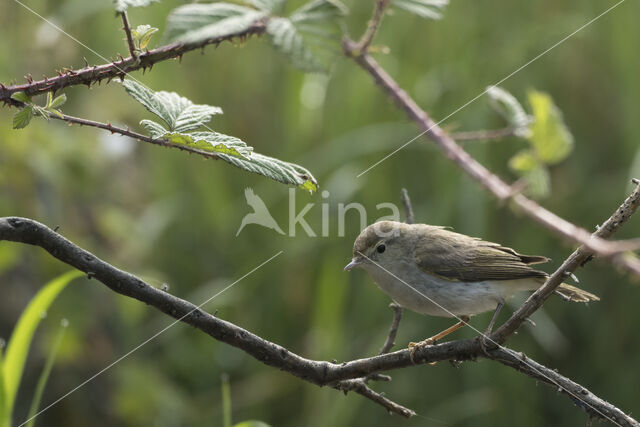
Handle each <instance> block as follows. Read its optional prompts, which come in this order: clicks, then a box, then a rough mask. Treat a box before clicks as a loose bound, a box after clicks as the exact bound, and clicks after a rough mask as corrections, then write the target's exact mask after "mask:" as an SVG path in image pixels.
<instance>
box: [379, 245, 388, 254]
mask: <svg viewBox="0 0 640 427" xmlns="http://www.w3.org/2000/svg"><path fill="white" fill-rule="evenodd" d="M385 249H387V247H386V246H385V245H384V243H381V244H379V245H378V247H377V248H376V251H378V253H379V254H381V253H383V252H384V250H385Z"/></svg>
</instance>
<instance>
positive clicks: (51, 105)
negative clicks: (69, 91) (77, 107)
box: [47, 92, 67, 111]
mask: <svg viewBox="0 0 640 427" xmlns="http://www.w3.org/2000/svg"><path fill="white" fill-rule="evenodd" d="M49 93H51V92H49ZM65 102H67V95H65V94H64V93H63V94H62V95H60V96H58V97H56V99H54V100H53V101H51V102H47V110H49V111H51V110H52V109H53V108H57V107H60V106H61V105H62V104H64V103H65Z"/></svg>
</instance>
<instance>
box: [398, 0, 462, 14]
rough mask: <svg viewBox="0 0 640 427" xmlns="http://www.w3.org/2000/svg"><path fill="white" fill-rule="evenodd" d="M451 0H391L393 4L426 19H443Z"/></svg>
mask: <svg viewBox="0 0 640 427" xmlns="http://www.w3.org/2000/svg"><path fill="white" fill-rule="evenodd" d="M448 4H449V0H391V5H393V6H396V7H399V8H400V9H404V10H406V11H407V12H411V13H413V14H414V15H418V16H420V17H421V18H425V19H441V18H442V11H443V9H444V8H445V6H447V5H448Z"/></svg>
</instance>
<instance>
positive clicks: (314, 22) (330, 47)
mask: <svg viewBox="0 0 640 427" xmlns="http://www.w3.org/2000/svg"><path fill="white" fill-rule="evenodd" d="M347 12H348V10H347V8H346V6H344V5H343V4H342V3H341V2H339V1H337V0H312V1H310V2H309V3H307V4H305V5H303V6H302V7H300V8H299V9H297V10H296V11H294V12H293V13H292V14H291V15H290V16H289V18H281V17H273V18H271V19H270V20H269V22H268V24H267V34H268V35H269V36H270V38H271V43H272V44H273V45H274V47H275V48H276V49H277V50H278V51H280V52H281V53H282V54H284V55H285V56H286V57H287V58H288V59H289V62H290V63H291V65H293V66H294V67H296V68H299V69H301V70H303V71H307V72H326V71H327V70H328V69H329V66H330V64H331V62H333V59H334V58H335V57H336V56H337V55H338V50H337V49H336V46H339V40H340V38H341V34H342V33H341V30H340V26H339V24H340V18H341V17H342V16H344V15H345V14H346V13H347Z"/></svg>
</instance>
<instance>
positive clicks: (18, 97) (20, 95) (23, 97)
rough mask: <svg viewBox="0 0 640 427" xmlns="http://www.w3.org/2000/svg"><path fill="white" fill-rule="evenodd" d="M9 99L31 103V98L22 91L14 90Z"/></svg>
mask: <svg viewBox="0 0 640 427" xmlns="http://www.w3.org/2000/svg"><path fill="white" fill-rule="evenodd" d="M11 99H15V100H16V101H20V102H24V103H25V104H31V102H32V101H31V98H30V97H29V96H27V94H25V93H24V92H16V93H14V94H13V95H11Z"/></svg>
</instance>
